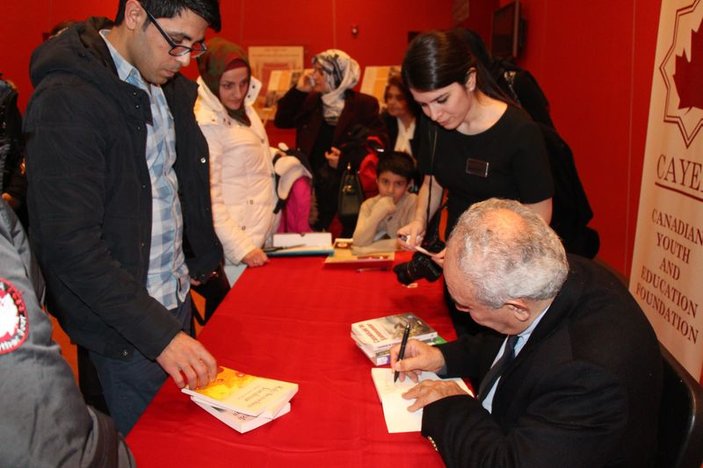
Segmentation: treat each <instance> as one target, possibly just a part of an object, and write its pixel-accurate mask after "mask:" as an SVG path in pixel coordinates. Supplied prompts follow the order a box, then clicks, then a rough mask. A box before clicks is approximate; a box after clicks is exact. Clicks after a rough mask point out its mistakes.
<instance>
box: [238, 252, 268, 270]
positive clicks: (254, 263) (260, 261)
mask: <svg viewBox="0 0 703 468" xmlns="http://www.w3.org/2000/svg"><path fill="white" fill-rule="evenodd" d="M268 261H269V258H268V256H267V255H266V254H265V253H264V251H263V250H261V249H258V248H257V249H254V250H252V251H251V252H249V253H248V254H246V255H245V256H244V258H243V259H242V262H244V263H246V265H247V266H250V267H258V266H262V265H264V264H265V263H267V262H268Z"/></svg>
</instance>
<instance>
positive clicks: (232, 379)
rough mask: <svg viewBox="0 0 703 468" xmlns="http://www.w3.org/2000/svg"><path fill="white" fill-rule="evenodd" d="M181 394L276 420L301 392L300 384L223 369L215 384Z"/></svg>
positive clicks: (186, 390) (219, 406)
mask: <svg viewBox="0 0 703 468" xmlns="http://www.w3.org/2000/svg"><path fill="white" fill-rule="evenodd" d="M181 391H182V392H183V393H186V394H188V395H190V396H192V397H195V399H197V400H198V401H201V402H204V403H207V404H209V405H211V406H215V407H218V408H224V409H227V410H231V411H235V412H237V413H242V414H246V415H249V416H262V417H266V418H268V419H273V418H275V417H276V416H277V415H278V414H279V413H280V411H281V410H282V409H283V407H284V406H285V405H286V404H287V403H288V402H289V401H290V399H291V398H293V395H295V394H296V393H297V392H298V384H296V383H291V382H284V381H282V380H274V379H267V378H264V377H257V376H255V375H249V374H245V373H243V372H239V371H236V370H234V369H229V368H227V367H221V368H220V371H219V372H218V373H217V377H216V378H215V380H214V381H213V382H212V383H210V384H208V385H206V386H205V387H202V388H198V389H195V390H191V389H189V388H187V387H185V388H182V389H181Z"/></svg>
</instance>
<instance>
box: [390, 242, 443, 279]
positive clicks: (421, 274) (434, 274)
mask: <svg viewBox="0 0 703 468" xmlns="http://www.w3.org/2000/svg"><path fill="white" fill-rule="evenodd" d="M423 247H424V248H425V250H427V251H428V252H432V253H437V252H441V251H442V249H444V242H442V241H441V240H439V239H436V240H435V241H434V242H432V243H430V244H429V245H426V246H425V245H423ZM393 271H394V272H395V275H396V276H397V277H398V281H400V282H401V283H402V284H405V285H408V284H410V283H414V282H415V281H417V280H419V279H426V280H427V281H437V279H438V278H439V277H440V276H442V267H441V266H439V265H437V264H436V263H435V262H434V261H433V260H432V258H430V257H429V256H428V255H425V254H423V253H422V252H415V253H414V254H413V258H412V259H411V260H410V261H409V262H405V263H400V264H398V265H396V266H394V267H393Z"/></svg>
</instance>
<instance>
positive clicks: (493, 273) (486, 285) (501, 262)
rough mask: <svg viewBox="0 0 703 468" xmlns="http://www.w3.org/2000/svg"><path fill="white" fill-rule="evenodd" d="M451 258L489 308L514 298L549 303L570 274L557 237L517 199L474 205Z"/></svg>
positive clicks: (453, 240)
mask: <svg viewBox="0 0 703 468" xmlns="http://www.w3.org/2000/svg"><path fill="white" fill-rule="evenodd" d="M448 253H449V254H448V256H447V257H448V260H449V261H453V262H456V263H455V265H457V267H458V269H459V271H460V272H461V273H462V274H463V275H464V278H463V279H464V280H465V281H466V282H468V283H469V284H470V285H471V287H472V288H473V294H474V295H475V297H476V300H477V301H479V302H481V303H482V304H484V305H487V306H489V307H491V308H499V307H501V306H502V305H503V304H505V303H506V302H507V301H509V300H511V299H532V300H544V299H551V298H553V297H555V296H556V295H557V293H558V292H559V289H561V286H562V284H563V283H564V281H565V280H566V275H567V274H568V272H569V264H568V262H567V259H566V252H565V251H564V246H563V245H562V243H561V241H560V240H559V237H558V236H557V234H556V233H555V232H554V231H553V230H552V229H551V228H550V227H549V226H547V223H545V222H544V220H543V219H542V218H541V217H540V216H539V215H538V214H536V213H535V212H534V211H532V210H531V209H530V208H528V207H526V206H524V205H522V204H520V203H519V202H516V201H514V200H500V199H497V198H491V199H489V200H486V201H483V202H480V203H475V204H474V205H472V206H471V208H469V209H468V210H467V211H466V212H464V214H463V215H461V217H460V218H459V221H458V222H457V224H456V227H455V228H454V230H453V231H452V233H451V236H450V238H449V242H448Z"/></svg>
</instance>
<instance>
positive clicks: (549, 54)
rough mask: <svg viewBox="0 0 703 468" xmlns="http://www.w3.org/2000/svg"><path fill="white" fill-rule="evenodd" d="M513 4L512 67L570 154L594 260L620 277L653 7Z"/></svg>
mask: <svg viewBox="0 0 703 468" xmlns="http://www.w3.org/2000/svg"><path fill="white" fill-rule="evenodd" d="M521 2H522V4H523V7H524V8H523V11H524V15H525V17H526V19H527V23H528V24H527V40H526V44H527V48H526V50H525V54H524V57H523V59H522V60H521V62H520V63H521V65H523V66H524V67H525V68H528V69H529V70H530V71H531V72H532V73H533V74H534V75H535V76H536V77H537V78H538V80H539V82H540V84H541V85H542V87H543V88H544V90H545V92H546V94H547V96H548V97H549V100H550V102H551V108H552V117H553V118H554V122H555V125H556V126H557V128H558V130H559V131H560V133H561V134H562V135H563V136H564V138H565V139H566V140H567V141H568V142H569V144H570V145H571V148H572V149H573V151H574V156H575V158H576V164H577V166H578V169H579V172H580V175H581V179H582V181H583V183H584V185H585V187H586V191H587V193H588V195H589V200H590V201H591V205H592V207H593V211H594V212H595V217H594V220H593V223H592V224H593V226H594V227H595V228H596V229H597V230H598V231H599V232H600V234H601V251H600V255H599V256H600V257H601V258H602V259H603V260H604V261H606V262H607V263H609V264H610V265H612V266H613V267H615V268H616V269H617V270H618V271H620V272H622V273H624V274H626V275H627V274H629V271H630V264H631V262H632V248H633V244H634V236H635V227H636V219H637V209H638V203H639V191H640V181H641V177H642V161H643V157H644V144H645V134H646V131H647V115H648V112H649V98H650V91H651V84H652V73H653V64H654V54H655V46H656V35H657V28H658V24H659V10H660V7H661V2H660V1H652V0H618V1H616V2H613V1H611V0H592V1H590V2H571V1H564V0H521ZM504 3H506V2H505V1H501V4H504Z"/></svg>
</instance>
